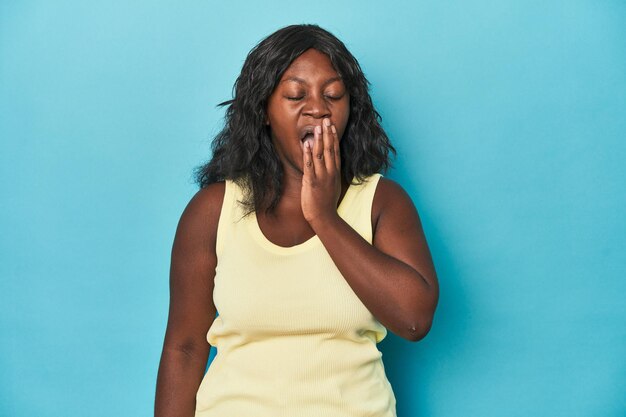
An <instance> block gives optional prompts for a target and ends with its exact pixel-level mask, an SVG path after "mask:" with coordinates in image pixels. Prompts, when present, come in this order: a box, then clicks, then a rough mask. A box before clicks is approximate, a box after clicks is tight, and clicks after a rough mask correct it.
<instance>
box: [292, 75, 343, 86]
mask: <svg viewBox="0 0 626 417" xmlns="http://www.w3.org/2000/svg"><path fill="white" fill-rule="evenodd" d="M341 80H342V78H341V77H333V78H329V79H327V80H326V81H324V82H323V83H322V87H324V86H326V85H328V84H330V83H333V82H335V81H341ZM285 81H295V82H297V83H300V84H305V85H308V84H309V83H307V82H306V81H305V80H303V79H302V78H298V77H287V78H285V79H284V80H282V81H281V83H284V82H285Z"/></svg>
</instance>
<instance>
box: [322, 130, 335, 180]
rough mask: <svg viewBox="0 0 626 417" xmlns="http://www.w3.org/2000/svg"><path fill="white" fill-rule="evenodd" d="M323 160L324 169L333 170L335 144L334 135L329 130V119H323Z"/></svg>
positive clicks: (331, 171) (330, 171)
mask: <svg viewBox="0 0 626 417" xmlns="http://www.w3.org/2000/svg"><path fill="white" fill-rule="evenodd" d="M323 125H324V128H323V129H324V161H325V163H326V170H327V171H328V172H329V173H333V172H334V171H335V144H334V139H335V138H334V136H333V133H332V132H331V130H330V119H324V121H323Z"/></svg>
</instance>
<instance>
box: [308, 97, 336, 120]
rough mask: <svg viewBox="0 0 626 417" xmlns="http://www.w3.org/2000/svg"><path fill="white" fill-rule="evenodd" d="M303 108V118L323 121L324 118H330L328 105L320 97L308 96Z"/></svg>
mask: <svg viewBox="0 0 626 417" xmlns="http://www.w3.org/2000/svg"><path fill="white" fill-rule="evenodd" d="M305 100H306V103H305V106H304V108H303V110H302V112H303V114H304V115H305V116H311V117H314V118H316V119H323V118H324V117H329V118H330V110H329V109H328V103H326V100H324V97H322V96H321V95H313V94H311V95H309V96H308V97H307V98H306V99H305Z"/></svg>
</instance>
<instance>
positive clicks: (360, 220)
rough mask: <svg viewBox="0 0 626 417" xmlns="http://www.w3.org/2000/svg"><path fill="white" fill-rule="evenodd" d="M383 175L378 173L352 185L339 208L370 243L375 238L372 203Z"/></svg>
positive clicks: (343, 216) (346, 219)
mask: <svg viewBox="0 0 626 417" xmlns="http://www.w3.org/2000/svg"><path fill="white" fill-rule="evenodd" d="M381 177H382V175H381V174H379V173H376V174H373V175H371V176H369V177H367V178H365V179H364V181H363V182H362V183H361V184H358V185H351V186H350V188H349V189H348V191H347V192H346V194H345V196H344V198H343V200H342V201H341V203H340V205H339V209H338V213H339V215H340V216H341V217H342V218H343V219H344V220H345V221H346V222H347V223H348V224H349V225H350V226H352V228H353V229H354V230H356V231H357V232H358V233H359V234H360V235H361V236H362V237H363V238H364V239H365V240H367V241H368V242H369V243H370V244H371V243H372V239H373V230H372V203H373V201H374V194H375V193H376V187H377V185H378V182H379V181H380V178H381ZM353 181H355V180H353Z"/></svg>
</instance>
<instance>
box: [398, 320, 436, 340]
mask: <svg viewBox="0 0 626 417" xmlns="http://www.w3.org/2000/svg"><path fill="white" fill-rule="evenodd" d="M432 324H433V322H432V319H431V320H428V321H426V322H425V323H419V324H418V323H412V324H410V325H409V326H408V328H407V330H406V334H405V336H404V338H405V339H406V340H408V341H410V342H419V341H420V340H422V339H423V338H425V337H426V335H427V334H428V332H429V331H430V328H431V327H432Z"/></svg>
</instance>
